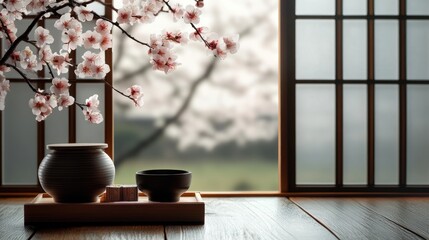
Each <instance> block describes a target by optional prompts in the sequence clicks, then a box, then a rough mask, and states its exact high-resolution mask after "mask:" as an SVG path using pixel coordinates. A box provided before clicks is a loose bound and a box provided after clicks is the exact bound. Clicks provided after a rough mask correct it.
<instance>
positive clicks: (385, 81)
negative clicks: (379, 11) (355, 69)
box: [295, 79, 429, 84]
mask: <svg viewBox="0 0 429 240" xmlns="http://www.w3.org/2000/svg"><path fill="white" fill-rule="evenodd" d="M295 83H296V84H335V83H337V82H336V80H323V79H318V80H316V79H311V80H296V81H295ZM370 83H374V84H429V80H407V81H404V82H399V83H398V80H382V79H377V80H371V81H369V80H347V84H370Z"/></svg>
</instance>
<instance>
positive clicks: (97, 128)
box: [76, 83, 105, 143]
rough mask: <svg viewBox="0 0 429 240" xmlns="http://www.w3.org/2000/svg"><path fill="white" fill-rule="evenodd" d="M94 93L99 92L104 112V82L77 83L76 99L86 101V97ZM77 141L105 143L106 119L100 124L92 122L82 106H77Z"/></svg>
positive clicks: (102, 111)
mask: <svg viewBox="0 0 429 240" xmlns="http://www.w3.org/2000/svg"><path fill="white" fill-rule="evenodd" d="M93 94H98V100H100V107H99V109H100V111H101V114H103V117H105V115H104V113H105V111H104V104H105V100H104V84H102V83H79V84H76V101H78V102H79V103H85V99H87V98H89V97H90V96H92V95H93ZM76 142H78V143H104V142H105V140H104V121H103V122H102V123H100V124H94V123H90V122H88V121H86V120H85V116H84V115H83V113H82V110H81V109H80V108H78V107H77V108H76Z"/></svg>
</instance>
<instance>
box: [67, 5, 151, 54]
mask: <svg viewBox="0 0 429 240" xmlns="http://www.w3.org/2000/svg"><path fill="white" fill-rule="evenodd" d="M70 1H71V2H73V3H74V4H76V5H79V6H81V5H82V4H81V3H78V2H76V1H74V0H70ZM91 13H92V14H94V16H95V17H96V18H97V19H103V20H104V21H107V22H110V23H111V24H112V25H113V26H115V27H117V28H118V29H119V30H121V32H122V33H123V34H125V35H126V36H127V37H128V38H130V39H132V40H133V41H135V42H137V43H139V44H141V45H144V46H146V47H149V48H150V45H149V44H148V43H145V42H142V41H140V40H138V39H136V38H135V37H133V36H131V34H129V33H128V32H127V31H125V29H124V28H122V27H121V26H120V25H119V23H118V22H114V21H112V20H110V19H108V18H106V17H103V16H100V15H99V14H98V13H96V12H95V11H91Z"/></svg>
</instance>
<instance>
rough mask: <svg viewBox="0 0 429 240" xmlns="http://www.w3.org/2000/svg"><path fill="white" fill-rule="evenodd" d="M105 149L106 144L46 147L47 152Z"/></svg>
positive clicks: (51, 145)
mask: <svg viewBox="0 0 429 240" xmlns="http://www.w3.org/2000/svg"><path fill="white" fill-rule="evenodd" d="M107 147H108V145H107V143H56V144H48V145H46V149H48V150H81V149H105V148H107Z"/></svg>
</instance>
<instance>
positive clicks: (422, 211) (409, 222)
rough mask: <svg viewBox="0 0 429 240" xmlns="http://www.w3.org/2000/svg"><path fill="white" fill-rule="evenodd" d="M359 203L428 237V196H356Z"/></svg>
mask: <svg viewBox="0 0 429 240" xmlns="http://www.w3.org/2000/svg"><path fill="white" fill-rule="evenodd" d="M355 200H356V201H357V202H359V203H360V204H361V205H363V206H365V207H366V208H369V209H371V210H372V211H374V212H376V213H378V214H380V215H383V216H384V217H386V218H388V219H389V220H390V221H392V222H395V223H397V224H398V225H401V226H402V227H404V228H406V229H409V230H411V231H413V232H414V233H416V234H418V235H420V236H421V237H423V238H426V239H429V198H357V199H355Z"/></svg>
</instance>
